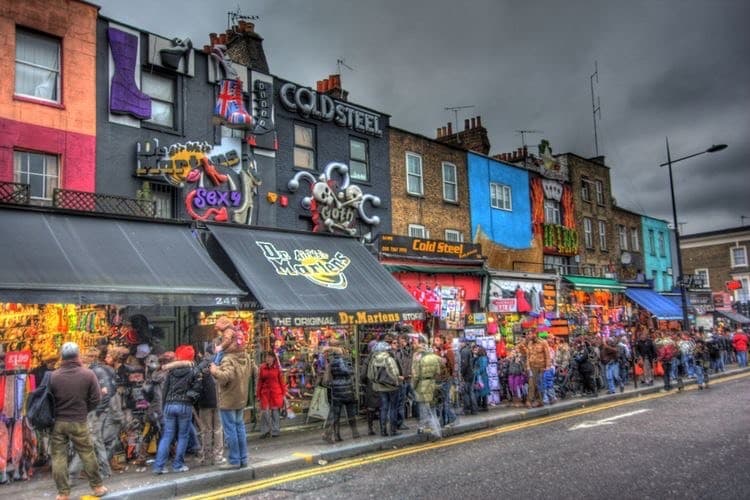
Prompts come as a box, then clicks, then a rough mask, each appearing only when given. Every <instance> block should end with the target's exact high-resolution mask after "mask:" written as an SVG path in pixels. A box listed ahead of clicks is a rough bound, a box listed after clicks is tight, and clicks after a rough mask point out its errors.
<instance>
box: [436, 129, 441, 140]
mask: <svg viewBox="0 0 750 500" xmlns="http://www.w3.org/2000/svg"><path fill="white" fill-rule="evenodd" d="M436 135H437V138H438V139H440V138H441V137H442V135H441V134H440V127H438V128H437V134H436Z"/></svg>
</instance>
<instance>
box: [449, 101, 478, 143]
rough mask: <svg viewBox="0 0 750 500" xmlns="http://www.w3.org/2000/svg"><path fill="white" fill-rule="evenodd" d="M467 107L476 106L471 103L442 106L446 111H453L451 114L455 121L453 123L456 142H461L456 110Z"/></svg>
mask: <svg viewBox="0 0 750 500" xmlns="http://www.w3.org/2000/svg"><path fill="white" fill-rule="evenodd" d="M469 108H476V106H474V105H473V104H472V105H470V106H452V107H451V106H448V107H445V108H443V109H445V110H446V111H453V116H454V118H455V122H454V123H455V124H456V140H457V141H458V142H461V135H460V134H459V133H458V110H459V109H469Z"/></svg>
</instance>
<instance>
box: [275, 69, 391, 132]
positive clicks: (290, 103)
mask: <svg viewBox="0 0 750 500" xmlns="http://www.w3.org/2000/svg"><path fill="white" fill-rule="evenodd" d="M279 101H280V102H281V105H282V106H284V108H286V109H287V110H289V111H291V112H293V113H298V114H299V115H300V116H302V117H304V118H315V119H317V120H322V121H324V122H333V123H335V124H336V125H338V126H339V127H346V128H348V129H351V130H356V131H357V132H362V133H364V134H369V135H374V136H375V137H381V136H382V135H383V129H382V128H381V124H380V115H378V114H375V113H372V112H370V111H365V110H364V109H362V108H358V107H356V106H352V105H351V104H347V103H345V102H342V101H339V100H337V99H333V98H332V97H330V96H328V95H326V94H319V93H317V92H315V91H314V90H312V89H309V88H307V87H298V86H296V85H295V84H293V83H289V82H287V83H285V84H284V85H282V86H281V89H280V90H279Z"/></svg>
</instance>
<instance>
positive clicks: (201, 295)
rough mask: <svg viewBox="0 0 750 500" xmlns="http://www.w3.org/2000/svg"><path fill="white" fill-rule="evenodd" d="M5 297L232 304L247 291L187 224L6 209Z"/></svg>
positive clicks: (2, 224) (0, 279)
mask: <svg viewBox="0 0 750 500" xmlns="http://www.w3.org/2000/svg"><path fill="white" fill-rule="evenodd" d="M0 228H1V229H2V234H3V239H4V241H3V244H2V245H0V263H2V264H1V265H0V301H3V302H21V303H39V304H43V303H67V304H119V305H165V306H171V305H174V306H177V305H194V306H209V305H233V304H236V303H238V297H240V296H243V295H246V294H245V293H244V292H243V291H242V290H241V289H240V288H238V287H237V286H235V285H234V284H233V283H232V282H231V280H230V279H229V278H228V277H227V276H226V275H225V274H224V273H223V272H222V271H221V270H220V269H219V267H218V266H217V265H216V264H215V263H214V262H213V261H212V260H211V258H210V256H209V255H208V252H207V251H206V250H205V248H203V246H202V245H201V243H200V242H199V241H198V240H197V239H196V237H195V236H194V235H193V233H192V232H191V230H190V227H189V226H188V225H186V224H178V223H166V222H152V221H136V220H124V219H113V218H103V217H98V216H90V215H69V214H60V213H51V212H46V211H35V210H16V209H10V208H9V209H0Z"/></svg>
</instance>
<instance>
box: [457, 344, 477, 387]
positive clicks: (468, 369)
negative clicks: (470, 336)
mask: <svg viewBox="0 0 750 500" xmlns="http://www.w3.org/2000/svg"><path fill="white" fill-rule="evenodd" d="M458 355H459V356H460V362H461V380H463V381H464V382H466V383H468V384H471V383H473V382H474V364H473V362H472V353H471V346H470V345H469V344H466V345H464V346H463V347H462V348H461V350H460V351H459V353H458Z"/></svg>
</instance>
